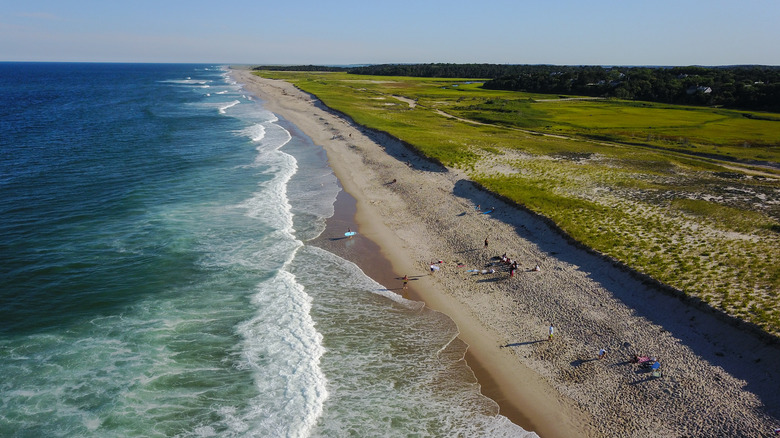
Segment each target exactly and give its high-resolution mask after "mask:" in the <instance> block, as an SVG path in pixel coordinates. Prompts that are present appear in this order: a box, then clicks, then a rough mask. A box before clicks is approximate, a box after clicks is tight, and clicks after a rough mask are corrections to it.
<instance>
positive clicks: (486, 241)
mask: <svg viewBox="0 0 780 438" xmlns="http://www.w3.org/2000/svg"><path fill="white" fill-rule="evenodd" d="M487 247H488V238H487V237H485V249H487Z"/></svg>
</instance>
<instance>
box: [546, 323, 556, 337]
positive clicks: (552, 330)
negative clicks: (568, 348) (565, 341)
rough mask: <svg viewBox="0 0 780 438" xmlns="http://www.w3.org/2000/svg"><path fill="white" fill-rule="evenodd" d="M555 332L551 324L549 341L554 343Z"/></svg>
mask: <svg viewBox="0 0 780 438" xmlns="http://www.w3.org/2000/svg"><path fill="white" fill-rule="evenodd" d="M554 332H555V327H553V325H552V324H550V337H549V338H547V340H549V341H552V337H553V333H554Z"/></svg>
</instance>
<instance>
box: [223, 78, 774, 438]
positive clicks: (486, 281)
mask: <svg viewBox="0 0 780 438" xmlns="http://www.w3.org/2000/svg"><path fill="white" fill-rule="evenodd" d="M233 74H234V75H235V76H236V78H237V80H238V82H240V83H243V84H245V86H246V88H247V90H248V91H250V92H252V93H255V94H257V95H258V96H259V97H261V98H263V99H264V100H265V103H266V107H267V108H268V109H270V110H271V111H274V112H276V113H279V114H280V115H282V116H283V117H285V118H286V119H288V120H290V121H291V122H292V123H294V124H295V125H296V126H298V127H299V128H300V129H301V130H302V131H303V132H304V133H306V134H307V135H308V136H310V137H311V138H312V139H313V140H314V142H315V143H316V144H319V145H322V146H323V147H324V148H325V149H326V151H327V153H328V157H329V159H330V162H331V166H332V167H333V169H334V171H335V172H336V174H337V176H338V177H339V179H340V181H341V183H342V185H343V187H344V188H345V190H346V191H347V192H348V193H349V194H350V195H351V196H352V197H354V199H355V200H356V201H355V202H356V216H355V220H356V222H357V223H358V224H359V227H360V234H361V237H365V238H368V239H370V240H372V241H374V242H376V243H377V244H379V248H380V251H381V252H382V254H383V255H384V256H385V257H386V259H387V260H389V262H390V265H391V266H392V269H393V271H394V274H392V275H391V276H390V278H389V279H388V278H385V279H382V281H380V282H383V284H385V283H387V282H392V281H393V278H394V277H395V276H396V275H398V274H400V273H407V274H409V275H413V274H414V275H422V278H421V279H420V281H419V282H416V283H417V284H415V285H414V292H416V293H417V294H419V295H420V297H421V298H422V299H423V300H424V301H425V302H426V303H427V304H428V306H430V307H432V308H434V309H437V310H441V311H443V312H444V313H446V314H447V315H449V316H450V317H451V318H453V319H454V320H455V322H456V323H457V324H458V327H459V329H460V332H461V339H463V340H464V341H465V342H466V343H467V344H469V346H470V347H469V354H470V358H471V360H470V363H471V364H476V363H479V364H480V367H475V368H476V371H477V374H478V375H480V374H481V376H482V377H481V378H480V383H482V384H485V383H488V382H493V383H494V384H495V388H493V389H498V388H500V389H502V390H503V391H493V390H492V389H491V388H487V391H485V392H486V393H489V392H491V391H493V392H494V394H498V395H493V397H494V398H495V399H497V401H498V402H499V404H500V405H501V406H502V413H504V412H505V411H511V409H510V407H516V408H517V413H516V414H515V415H513V417H514V418H513V419H514V420H515V421H516V422H518V423H521V425H523V424H522V423H523V422H525V423H526V425H527V426H528V427H526V425H523V426H524V427H526V428H528V429H530V430H533V431H535V432H537V433H539V434H540V435H541V436H543V437H545V438H548V437H564V436H616V437H617V436H638V435H641V434H643V433H655V434H656V435H658V436H681V435H689V436H719V435H723V436H762V434H766V433H768V432H771V430H772V427H778V426H777V424H778V423H780V420H778V417H777V416H778V413H780V408H779V407H780V395H778V394H777V393H778V392H780V391H777V389H778V388H777V383H776V382H778V381H780V371H778V369H777V367H776V366H774V365H776V364H777V363H780V350H779V349H778V347H777V346H772V345H766V344H765V343H762V342H760V340H758V339H756V338H755V337H754V336H751V335H750V334H748V333H745V332H744V331H742V330H739V329H737V328H734V327H731V326H729V325H728V324H725V323H724V322H723V321H721V320H719V319H717V318H714V317H713V316H712V315H708V314H707V313H706V312H702V311H700V310H697V309H695V308H692V307H690V306H686V305H685V304H683V303H681V302H680V301H679V300H677V299H676V298H672V297H668V296H665V295H663V294H659V293H658V292H657V290H655V288H654V287H652V286H651V285H646V284H642V283H641V282H640V281H638V280H637V279H634V278H632V277H631V276H630V275H628V274H627V273H625V272H621V271H620V270H619V269H617V268H615V267H613V266H611V265H610V264H608V263H606V262H605V261H603V260H601V259H600V258H598V257H596V256H594V255H592V254H588V253H587V252H586V251H584V250H582V249H579V248H575V247H574V246H572V245H570V244H569V243H568V242H565V241H564V240H563V239H562V238H560V236H558V235H557V234H556V233H554V232H553V231H551V230H550V229H549V228H548V227H547V225H546V224H544V223H541V221H539V220H538V219H535V218H533V217H532V216H531V215H529V214H527V213H525V212H522V211H519V210H517V209H515V208H513V207H511V206H509V205H506V204H504V203H503V202H501V200H499V199H496V198H495V197H492V196H491V195H490V194H489V193H486V192H483V191H481V190H479V189H478V188H476V187H475V186H474V185H473V184H471V183H470V182H469V181H468V179H467V178H466V177H465V176H464V175H461V174H459V173H458V172H457V171H454V170H452V169H440V168H438V167H437V166H436V165H434V164H431V163H428V162H425V161H424V160H421V159H419V158H418V157H416V156H414V154H412V153H409V152H408V151H405V148H404V147H403V145H401V144H400V143H399V142H397V141H395V140H394V139H391V138H385V137H383V136H382V135H379V134H376V133H372V132H369V131H366V130H364V129H363V128H362V127H360V126H357V125H355V124H353V123H352V122H350V121H348V120H345V119H342V118H339V117H337V116H336V115H334V114H333V113H331V112H330V111H328V110H327V109H326V108H324V107H323V106H322V105H321V104H320V103H319V102H318V101H317V100H316V98H312V97H311V96H310V95H308V94H305V93H302V92H300V91H299V90H297V89H296V88H294V87H293V86H292V85H290V84H288V83H286V82H280V81H272V80H266V79H260V78H257V77H256V76H250V75H249V72H248V71H246V70H234V71H233ZM401 158H403V159H401ZM406 161H408V162H409V163H410V164H411V165H410V166H407V165H406V163H405V162H406ZM393 180H395V181H397V182H396V183H393V184H388V181H393ZM476 204H482V205H492V206H496V207H497V210H496V213H495V214H493V215H482V214H476V213H475V211H474V207H475V205H476ZM486 235H487V236H488V238H489V240H490V247H489V248H483V247H482V241H483V240H484V239H485V237H486ZM503 252H507V253H508V254H509V255H510V256H511V257H513V258H517V259H518V260H519V262H520V263H521V269H520V270H519V271H518V273H517V274H516V276H515V277H513V278H509V277H508V274H507V272H506V271H505V270H504V269H502V268H501V266H497V267H498V268H499V269H498V271H497V273H496V274H489V275H474V274H472V273H468V272H467V269H468V268H474V267H481V266H484V265H485V264H486V263H490V262H494V259H493V257H495V256H496V255H500V254H501V253H503ZM439 259H441V260H444V261H445V263H444V264H442V269H441V271H440V272H437V273H436V274H434V275H427V271H428V264H429V263H430V262H431V261H432V260H439ZM356 262H357V263H358V265H360V266H361V268H362V269H363V270H364V271H365V272H367V273H369V275H371V274H370V267H369V266H366V263H361V261H360V260H357V261H356ZM456 262H461V263H462V265H463V267H459V266H458V265H457V263H456ZM537 262H538V263H540V264H541V266H542V271H541V272H528V271H529V269H530V267H531V266H532V265H533V264H534V263H537ZM464 268H465V269H464ZM401 275H403V274H401ZM372 276H376V274H373V275H372ZM375 278H376V277H375ZM385 286H386V287H388V288H391V289H392V288H393V287H392V286H393V285H392V284H385ZM550 322H552V323H553V324H554V325H555V326H556V327H557V331H556V339H555V340H554V341H553V342H547V341H545V338H546V329H547V326H548V324H549V323H550ZM600 348H607V350H608V354H607V356H606V358H605V359H603V360H594V359H595V356H596V354H597V352H598V350H599V349H600ZM634 353H642V354H644V353H646V354H653V355H657V356H658V357H659V360H660V361H661V362H662V363H663V370H664V377H662V378H660V379H652V378H650V377H649V376H648V375H647V374H645V373H642V372H641V370H640V369H638V368H637V367H636V366H634V365H633V364H630V363H629V362H628V358H629V357H630V356H631V354H634ZM481 367H484V369H482V368H481ZM483 373H484V374H483ZM488 386H493V385H488ZM713 400H717V401H718V402H717V403H713ZM507 413H508V412H507ZM517 417H525V419H522V418H521V419H518V418H517ZM529 423H530V424H529ZM735 433H736V435H734V434H735Z"/></svg>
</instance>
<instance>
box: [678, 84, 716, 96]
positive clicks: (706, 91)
mask: <svg viewBox="0 0 780 438" xmlns="http://www.w3.org/2000/svg"><path fill="white" fill-rule="evenodd" d="M685 92H686V93H688V94H694V93H702V94H710V93H712V88H710V87H705V86H703V85H699V86H696V85H691V86H690V87H688V89H687V90H685Z"/></svg>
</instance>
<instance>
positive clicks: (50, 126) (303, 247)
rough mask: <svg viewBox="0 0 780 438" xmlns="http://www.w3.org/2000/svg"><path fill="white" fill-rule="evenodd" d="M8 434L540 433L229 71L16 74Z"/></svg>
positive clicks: (7, 124) (7, 309)
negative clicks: (324, 240) (491, 390)
mask: <svg viewBox="0 0 780 438" xmlns="http://www.w3.org/2000/svg"><path fill="white" fill-rule="evenodd" d="M0 153H1V154H2V160H1V161H0V238H1V239H0V257H1V258H0V376H2V380H0V436H19V437H27V436H36V437H40V436H46V437H49V436H100V437H111V436H117V437H119V436H123V437H124V436H144V437H146V436H181V437H190V436H204V437H205V436H220V437H223V436H227V437H230V436H262V437H306V436H322V437H332V436H399V437H400V436H420V437H424V436H431V437H440V436H526V435H527V433H526V432H525V431H523V430H522V429H520V428H519V427H517V426H515V425H513V424H512V423H511V422H509V421H508V420H507V419H506V418H504V417H502V416H497V415H496V414H495V413H496V412H497V407H496V405H495V403H493V402H492V401H491V400H489V399H487V398H485V397H482V396H481V395H480V394H479V392H478V390H479V388H478V386H477V385H476V383H475V381H474V379H473V376H472V374H471V372H470V371H469V370H468V368H467V367H466V366H465V364H464V362H463V361H462V355H463V352H462V350H461V349H459V348H458V347H457V346H456V344H454V343H452V342H451V341H452V340H453V339H454V337H455V335H456V332H455V328H454V325H453V324H452V322H451V321H450V320H449V319H447V318H446V317H444V316H442V315H440V314H437V313H435V312H430V311H427V310H426V309H424V308H423V306H422V305H421V304H420V303H416V302H411V301H407V300H404V299H403V298H401V297H399V296H398V295H396V294H394V293H392V292H390V291H387V290H386V289H384V288H383V287H382V286H381V285H379V284H377V283H375V282H374V281H372V280H371V279H370V278H368V277H366V276H365V275H364V274H363V273H362V272H361V271H360V270H359V269H358V268H357V267H356V266H355V265H353V264H352V263H349V262H347V261H345V260H343V259H340V258H339V257H337V256H335V255H333V254H331V253H328V252H326V251H324V250H322V249H319V248H316V247H313V246H310V245H307V244H306V242H307V241H308V240H310V239H312V238H314V237H316V236H318V235H319V234H320V233H321V232H322V231H323V229H324V221H325V219H326V218H327V217H330V216H331V215H332V214H333V204H334V202H335V198H336V195H337V193H338V192H339V186H338V184H337V181H336V179H335V177H334V176H333V174H332V172H331V171H330V169H329V168H328V167H327V163H326V160H325V156H324V154H323V151H322V150H321V148H319V147H318V146H316V145H314V144H312V143H311V141H310V139H308V138H307V137H305V136H304V135H303V134H301V133H300V132H299V131H298V130H297V129H296V128H295V127H294V126H293V125H291V124H289V123H288V122H286V121H284V120H279V119H278V118H277V116H275V115H274V114H272V113H270V112H268V111H266V110H265V109H264V108H263V107H262V102H259V101H257V100H255V99H253V98H252V97H251V96H248V95H247V94H246V93H245V91H244V90H243V89H242V88H241V87H240V84H236V83H234V82H233V81H232V80H231V79H230V76H229V74H228V71H227V70H226V69H225V68H224V67H221V66H208V65H159V64H158V65H154V64H150V65H143V64H16V63H0Z"/></svg>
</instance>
